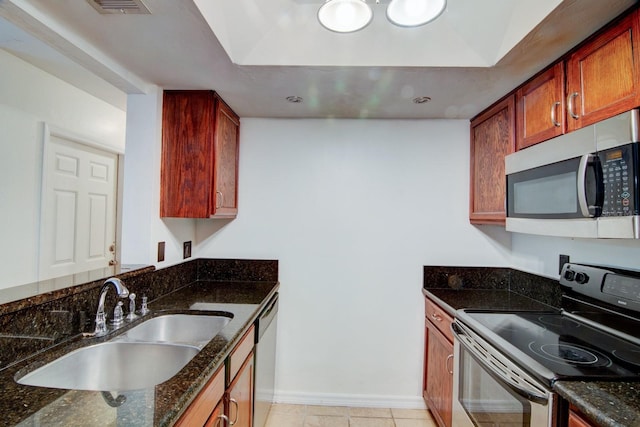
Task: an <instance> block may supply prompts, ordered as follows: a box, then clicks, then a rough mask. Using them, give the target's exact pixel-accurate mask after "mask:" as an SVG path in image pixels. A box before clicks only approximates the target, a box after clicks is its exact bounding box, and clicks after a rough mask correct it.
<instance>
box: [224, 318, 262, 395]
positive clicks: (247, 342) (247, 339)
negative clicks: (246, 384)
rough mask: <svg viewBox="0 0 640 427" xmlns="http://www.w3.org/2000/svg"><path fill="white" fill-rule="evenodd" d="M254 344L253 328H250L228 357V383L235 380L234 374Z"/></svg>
mask: <svg viewBox="0 0 640 427" xmlns="http://www.w3.org/2000/svg"><path fill="white" fill-rule="evenodd" d="M254 343H255V328H254V327H253V326H251V328H250V329H249V330H248V331H247V333H246V334H244V336H243V337H242V339H241V340H240V343H239V344H238V345H237V346H236V348H235V349H234V350H233V353H231V357H229V376H228V379H227V382H228V383H231V381H233V379H234V378H235V376H236V374H237V373H238V371H239V370H240V368H241V367H242V364H243V363H244V361H245V359H246V358H247V356H248V355H249V353H251V350H253V345H254Z"/></svg>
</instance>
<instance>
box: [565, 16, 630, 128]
mask: <svg viewBox="0 0 640 427" xmlns="http://www.w3.org/2000/svg"><path fill="white" fill-rule="evenodd" d="M638 13H639V12H638V10H637V9H636V10H634V11H633V12H631V13H629V14H628V15H626V16H625V17H624V18H622V19H621V20H620V21H619V22H617V23H615V24H614V25H612V26H611V27H608V28H606V29H605V30H603V31H602V32H600V33H598V34H597V35H596V36H595V37H594V38H593V39H591V40H588V41H587V42H586V43H585V44H583V45H582V46H581V47H579V48H578V49H577V50H576V51H575V52H573V53H572V54H571V56H570V57H569V59H568V61H567V109H568V116H567V122H568V123H567V125H568V130H569V131H572V130H575V129H579V128H581V127H584V126H587V125H590V124H592V123H595V122H597V121H600V120H603V119H606V118H609V117H611V116H614V115H616V114H619V113H622V112H624V111H626V110H629V109H631V108H634V107H637V106H638V105H640V53H639V49H640V45H639V44H638V37H639V35H640V34H639V30H640V27H639V24H638V19H639V15H638Z"/></svg>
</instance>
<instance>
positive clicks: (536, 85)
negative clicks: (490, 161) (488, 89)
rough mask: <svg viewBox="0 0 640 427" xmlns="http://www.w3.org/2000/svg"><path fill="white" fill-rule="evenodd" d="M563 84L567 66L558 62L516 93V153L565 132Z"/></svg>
mask: <svg viewBox="0 0 640 427" xmlns="http://www.w3.org/2000/svg"><path fill="white" fill-rule="evenodd" d="M564 81H565V79H564V62H559V63H557V64H556V65H554V66H553V67H551V68H549V69H548V70H546V71H545V72H543V73H542V74H540V75H539V76H537V77H536V78H534V79H532V80H531V81H529V82H527V83H526V84H524V85H523V86H521V87H520V88H519V89H518V90H517V92H516V118H517V123H516V125H517V126H516V129H517V132H516V150H522V149H523V148H526V147H529V146H531V145H534V144H537V143H539V142H542V141H545V140H547V139H550V138H553V137H554V136H558V135H561V134H563V133H564V132H565V129H566V117H565V111H566V109H565V96H564V84H565V83H564Z"/></svg>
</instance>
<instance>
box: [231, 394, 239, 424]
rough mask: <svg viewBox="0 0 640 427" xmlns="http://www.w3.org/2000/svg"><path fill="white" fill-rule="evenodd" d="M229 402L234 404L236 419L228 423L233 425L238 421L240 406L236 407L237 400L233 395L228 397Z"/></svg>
mask: <svg viewBox="0 0 640 427" xmlns="http://www.w3.org/2000/svg"><path fill="white" fill-rule="evenodd" d="M229 402H230V403H233V404H234V405H236V419H235V420H233V421H231V422H230V423H229V425H235V423H237V422H238V416H239V415H240V408H239V407H238V406H239V405H238V401H237V400H235V399H234V398H233V397H231V398H229ZM229 415H231V408H229Z"/></svg>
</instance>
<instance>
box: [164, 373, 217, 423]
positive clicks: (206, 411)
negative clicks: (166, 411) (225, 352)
mask: <svg viewBox="0 0 640 427" xmlns="http://www.w3.org/2000/svg"><path fill="white" fill-rule="evenodd" d="M223 395H224V369H222V368H220V369H218V371H217V372H216V373H215V374H214V375H213V377H212V378H211V379H210V380H209V382H208V383H207V385H205V386H204V388H203V389H202V391H201V392H200V394H199V395H198V396H197V397H196V398H195V399H194V401H193V402H192V403H191V405H190V406H189V407H188V408H187V411H186V412H185V413H184V414H183V415H182V417H181V418H180V419H179V420H178V422H177V423H176V426H177V427H189V426H203V425H204V424H205V423H206V422H207V420H208V419H209V417H210V416H211V411H212V409H213V408H215V407H216V405H217V404H218V402H220V400H221V399H222V396H223Z"/></svg>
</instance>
